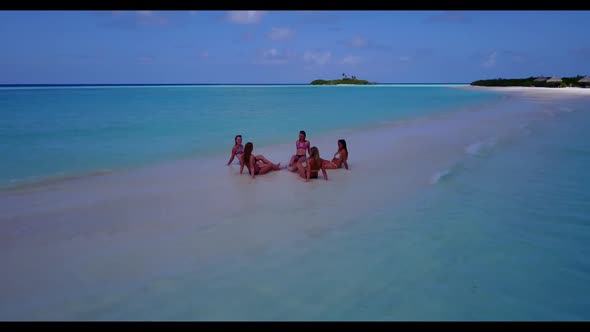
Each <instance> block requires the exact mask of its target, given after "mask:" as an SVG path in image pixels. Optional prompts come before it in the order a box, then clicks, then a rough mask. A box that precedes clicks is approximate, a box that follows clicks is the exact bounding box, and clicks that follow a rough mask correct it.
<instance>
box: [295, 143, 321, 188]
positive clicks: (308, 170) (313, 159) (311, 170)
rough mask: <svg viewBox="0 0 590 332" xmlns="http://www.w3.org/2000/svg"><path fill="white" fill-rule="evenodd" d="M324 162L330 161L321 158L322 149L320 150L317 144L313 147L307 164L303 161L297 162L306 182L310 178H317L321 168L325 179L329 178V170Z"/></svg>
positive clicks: (300, 173)
mask: <svg viewBox="0 0 590 332" xmlns="http://www.w3.org/2000/svg"><path fill="white" fill-rule="evenodd" d="M324 162H329V161H328V160H324V159H322V158H320V150H318V148H316V147H315V146H314V147H312V148H311V153H310V155H309V158H308V159H307V160H306V161H305V166H304V165H303V163H298V164H297V168H298V169H299V175H300V176H301V177H302V178H304V179H305V182H307V181H309V179H317V177H318V173H319V171H320V169H321V170H322V174H323V175H324V180H328V172H326V168H325V167H324Z"/></svg>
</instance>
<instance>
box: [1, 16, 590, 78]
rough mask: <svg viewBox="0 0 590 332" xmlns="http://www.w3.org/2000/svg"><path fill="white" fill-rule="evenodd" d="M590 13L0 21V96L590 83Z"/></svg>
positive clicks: (25, 18)
mask: <svg viewBox="0 0 590 332" xmlns="http://www.w3.org/2000/svg"><path fill="white" fill-rule="evenodd" d="M588 22H590V11H525V12H523V11H463V12H437V11H237V12H234V11H1V12H0V43H1V45H2V46H1V48H2V52H0V84H27V83H30V84H52V83H54V84H59V83H62V84H76V83H113V84H116V83H308V82H310V81H312V80H313V79H316V78H324V79H333V78H338V77H340V76H341V74H342V73H346V74H347V75H349V76H352V75H356V76H357V77H359V78H364V79H368V80H370V81H376V82H383V83H385V82H393V83H395V82H406V83H421V82H426V83H430V82H432V83H453V82H471V81H474V80H477V79H482V78H496V77H528V76H531V75H532V76H536V75H558V76H571V75H576V74H583V75H590V38H589V37H588V36H587V31H588Z"/></svg>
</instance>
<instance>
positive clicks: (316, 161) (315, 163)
mask: <svg viewBox="0 0 590 332" xmlns="http://www.w3.org/2000/svg"><path fill="white" fill-rule="evenodd" d="M295 148H296V153H295V154H294V155H293V156H292V157H291V160H290V161H289V165H288V166H287V168H289V170H290V171H291V172H294V173H297V172H298V173H299V176H300V177H302V178H303V179H305V181H306V182H307V181H309V180H310V179H315V178H317V177H318V174H319V172H320V170H321V171H322V175H323V176H324V179H325V180H328V173H327V172H326V170H328V169H339V168H342V166H343V165H344V167H345V168H346V169H348V149H347V148H346V141H345V140H343V139H339V140H338V151H336V153H335V154H334V157H333V158H332V160H326V159H322V158H320V151H319V149H318V148H317V147H315V146H311V143H310V142H309V141H308V140H306V134H305V131H303V130H301V131H300V132H299V139H298V140H297V141H295ZM253 150H254V144H252V142H248V143H246V145H245V146H242V135H237V136H236V137H235V138H234V146H233V148H232V150H231V156H230V158H229V161H228V162H227V164H228V165H230V164H231V163H232V161H233V160H234V158H237V159H238V161H239V162H240V174H242V173H243V171H244V167H246V168H247V169H248V172H249V174H250V176H252V178H253V179H254V178H255V176H256V175H262V174H266V173H268V172H270V171H273V170H274V171H278V170H280V169H281V163H278V164H275V163H273V162H271V161H270V160H268V159H266V158H265V157H264V156H263V155H261V154H259V155H254V154H253ZM308 154H309V157H308Z"/></svg>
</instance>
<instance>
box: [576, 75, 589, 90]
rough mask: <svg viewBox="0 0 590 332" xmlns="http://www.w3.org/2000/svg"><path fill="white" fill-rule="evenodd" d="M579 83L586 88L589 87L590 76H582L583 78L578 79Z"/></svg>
mask: <svg viewBox="0 0 590 332" xmlns="http://www.w3.org/2000/svg"><path fill="white" fill-rule="evenodd" d="M578 83H579V84H580V86H582V87H584V88H589V87H590V76H586V77H584V78H582V79H581V80H579V81H578Z"/></svg>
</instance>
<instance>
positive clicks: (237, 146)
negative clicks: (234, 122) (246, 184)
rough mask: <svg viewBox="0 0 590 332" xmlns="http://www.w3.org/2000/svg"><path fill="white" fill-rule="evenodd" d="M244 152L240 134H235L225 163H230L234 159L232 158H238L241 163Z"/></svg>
mask: <svg viewBox="0 0 590 332" xmlns="http://www.w3.org/2000/svg"><path fill="white" fill-rule="evenodd" d="M243 153H244V147H243V146H242V135H236V137H234V147H233V148H232V149H231V156H230V157H229V161H228V162H227V165H228V166H229V164H231V162H232V161H234V158H235V157H237V158H238V162H240V163H242V154H243Z"/></svg>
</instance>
